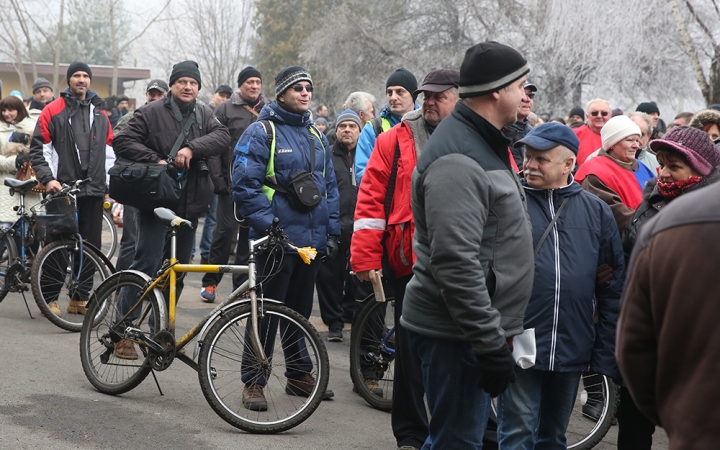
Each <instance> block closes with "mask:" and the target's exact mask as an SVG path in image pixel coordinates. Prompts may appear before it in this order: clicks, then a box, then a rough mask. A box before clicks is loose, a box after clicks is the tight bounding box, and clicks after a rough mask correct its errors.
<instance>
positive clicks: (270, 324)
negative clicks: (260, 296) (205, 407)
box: [198, 303, 330, 433]
mask: <svg viewBox="0 0 720 450" xmlns="http://www.w3.org/2000/svg"><path fill="white" fill-rule="evenodd" d="M258 309H259V312H258V314H259V316H260V318H261V327H260V328H261V331H260V339H261V340H262V342H263V343H265V347H266V349H265V353H266V356H267V357H268V360H267V361H266V362H265V363H263V362H261V361H259V358H257V356H256V355H255V352H254V350H253V349H252V343H251V341H250V336H249V330H250V320H251V319H250V316H251V313H250V305H249V304H243V305H241V306H238V307H237V308H235V309H232V310H231V311H229V312H228V314H227V315H225V316H224V317H222V318H221V319H219V320H218V321H217V322H216V323H215V324H214V325H213V326H212V327H211V328H210V330H209V331H208V333H207V335H206V336H205V337H204V338H203V340H202V342H201V347H200V355H199V357H198V366H199V370H198V372H199V378H200V387H201V388H202V391H203V394H204V395H205V398H206V399H207V401H208V403H210V406H211V407H212V408H213V410H215V412H216V413H217V414H218V415H219V416H220V417H222V418H223V419H224V420H225V421H226V422H228V423H229V424H231V425H233V426H235V427H237V428H239V429H241V430H244V431H247V432H250V433H279V432H281V431H286V430H289V429H291V428H293V427H296V426H297V425H299V424H300V423H302V422H303V421H305V420H306V419H307V418H308V417H310V415H312V413H313V412H314V411H315V410H316V409H317V407H318V405H319V404H320V401H321V399H322V395H323V393H324V392H325V390H326V389H327V384H328V378H329V374H330V369H329V359H328V354H327V349H326V348H325V345H324V344H323V342H322V339H320V335H319V334H318V332H317V331H316V330H315V328H314V327H313V326H312V325H311V324H310V322H308V321H307V319H305V318H304V317H303V316H301V315H300V314H298V313H297V312H295V311H293V310H291V309H289V308H287V307H286V306H283V305H278V304H272V303H264V304H262V306H259V308H258ZM283 347H285V348H288V349H293V350H288V354H285V352H284V351H283ZM303 347H304V349H303ZM294 348H299V349H300V350H298V351H297V352H296V351H295V350H294ZM288 374H291V377H288ZM307 375H310V376H312V378H314V379H315V383H314V385H311V384H306V385H303V387H302V389H304V390H306V393H305V395H307V397H306V396H305V395H299V393H298V391H296V390H294V389H293V387H292V386H298V383H297V381H295V380H297V378H299V377H302V376H305V377H307ZM288 383H291V385H292V386H291V385H288ZM248 386H263V387H262V392H263V394H264V397H265V399H266V403H267V405H266V406H265V407H264V408H262V407H255V406H250V405H248V407H247V408H246V403H244V400H243V394H244V390H245V389H247V387H248ZM248 408H253V410H251V409H248Z"/></svg>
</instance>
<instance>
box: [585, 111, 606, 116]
mask: <svg viewBox="0 0 720 450" xmlns="http://www.w3.org/2000/svg"><path fill="white" fill-rule="evenodd" d="M598 114H600V115H601V116H603V117H607V116H608V115H609V114H610V113H609V112H607V111H593V112H591V113H590V115H591V116H593V117H597V116H598Z"/></svg>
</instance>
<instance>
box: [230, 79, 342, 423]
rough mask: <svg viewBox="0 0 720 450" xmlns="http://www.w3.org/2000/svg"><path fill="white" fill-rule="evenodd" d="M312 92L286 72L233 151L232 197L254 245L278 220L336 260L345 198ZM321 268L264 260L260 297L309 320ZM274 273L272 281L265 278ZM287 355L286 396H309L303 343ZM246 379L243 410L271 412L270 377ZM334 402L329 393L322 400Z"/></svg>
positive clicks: (290, 346) (297, 240)
mask: <svg viewBox="0 0 720 450" xmlns="http://www.w3.org/2000/svg"><path fill="white" fill-rule="evenodd" d="M312 92H313V82H312V78H311V77H310V74H309V73H308V71H307V70H305V69H304V68H302V67H300V66H291V67H286V68H284V69H283V70H281V71H280V72H279V73H278V74H277V76H275V96H276V99H275V101H273V102H271V103H270V104H268V105H266V106H265V107H264V108H263V109H262V110H261V111H260V115H259V116H258V121H257V122H255V123H253V124H251V125H249V126H248V128H247V129H246V130H245V132H244V133H243V134H242V136H240V140H239V141H238V142H237V145H236V146H235V162H234V164H233V176H232V183H233V186H232V191H233V198H234V200H235V202H236V203H237V206H238V209H239V210H240V213H241V214H242V216H243V217H244V218H245V220H247V222H248V224H249V225H250V233H249V235H250V239H258V238H260V237H262V236H264V235H265V234H266V230H268V229H269V228H270V227H271V226H272V224H273V220H274V219H275V218H277V219H278V220H279V226H280V228H281V229H283V231H284V232H285V234H287V235H288V237H289V238H290V241H291V242H292V243H293V244H295V245H296V246H298V247H314V248H315V249H317V251H318V253H319V255H321V256H325V258H326V259H328V260H332V259H334V258H335V256H337V253H338V242H339V236H340V204H339V201H340V196H339V194H338V188H337V183H336V180H335V169H334V167H333V162H332V158H331V153H332V150H331V148H330V146H329V144H328V141H327V138H326V137H325V135H323V134H322V133H320V132H319V131H318V130H317V129H316V128H315V126H314V125H313V122H312V120H311V119H310V111H309V107H310V102H311V100H312ZM271 152H272V153H271ZM307 174H311V177H308V176H307ZM308 178H310V179H309V180H308ZM299 180H307V181H306V182H303V184H302V185H300V186H302V189H303V190H305V191H306V192H311V193H312V192H317V193H316V194H314V195H311V200H312V201H307V200H308V199H307V197H305V196H303V197H300V195H302V194H301V193H300V194H298V185H296V184H295V183H296V182H301V181H299ZM312 183H314V186H313V184H312ZM301 192H302V191H301ZM293 193H296V195H295V196H294V195H293ZM320 264H321V258H316V259H315V260H313V261H311V262H310V264H305V263H304V262H303V261H302V259H301V258H300V255H298V254H297V252H294V251H290V250H288V251H286V253H285V255H284V256H282V257H278V258H276V255H268V254H264V255H261V256H259V257H258V260H257V267H258V276H259V277H260V279H261V280H264V283H263V285H262V294H263V295H264V296H265V297H268V298H272V299H275V300H279V301H281V302H283V303H284V304H285V306H287V307H288V308H291V309H294V310H295V311H297V312H298V313H300V314H302V315H303V317H305V318H308V317H310V313H311V312H312V306H313V294H314V291H315V278H316V277H317V273H318V270H319V269H320ZM271 272H272V273H273V276H272V278H270V279H265V277H267V276H268V275H270V273H271ZM275 326H277V324H275ZM274 333H275V330H269V334H266V333H262V334H263V335H268V336H274ZM269 341H270V340H268V342H264V344H263V345H264V346H265V354H266V355H267V356H268V357H271V356H272V348H273V347H272V346H273V343H272V342H269ZM283 351H284V353H285V359H286V361H291V360H294V362H293V364H292V367H290V366H288V367H286V375H287V377H288V383H287V386H286V389H285V392H286V393H287V394H288V395H291V396H292V395H294V396H302V397H308V396H309V395H310V393H311V392H312V390H313V389H314V386H315V382H316V380H315V378H314V377H313V376H312V375H310V372H311V370H310V369H311V368H312V361H310V358H309V357H308V356H307V351H306V349H305V342H304V341H303V340H292V341H291V342H288V343H284V345H283ZM293 355H296V356H293ZM275 370H282V369H281V368H277V369H275ZM242 379H243V382H244V383H245V389H244V390H243V394H242V397H243V405H244V406H245V408H247V409H249V410H251V411H265V410H267V399H266V398H265V394H264V388H265V383H266V379H265V375H264V373H262V372H259V371H257V370H254V369H253V368H251V367H243V375H242ZM332 396H333V393H332V391H330V390H328V391H326V392H325V394H324V396H323V398H330V397H332Z"/></svg>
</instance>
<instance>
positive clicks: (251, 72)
mask: <svg viewBox="0 0 720 450" xmlns="http://www.w3.org/2000/svg"><path fill="white" fill-rule="evenodd" d="M252 77H258V78H260V81H262V75H260V71H259V70H257V69H256V68H254V67H253V66H247V67H246V68H244V69H243V70H241V71H240V73H239V74H238V87H240V86H242V84H243V83H244V82H245V81H247V79H248V78H252Z"/></svg>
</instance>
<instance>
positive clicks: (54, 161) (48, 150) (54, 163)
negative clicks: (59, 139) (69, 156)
mask: <svg viewBox="0 0 720 450" xmlns="http://www.w3.org/2000/svg"><path fill="white" fill-rule="evenodd" d="M43 158H45V161H47V164H48V167H50V170H51V171H52V174H53V178H57V171H58V156H57V153H56V152H55V146H53V143H52V141H50V142H48V143H47V144H43Z"/></svg>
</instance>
